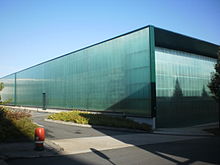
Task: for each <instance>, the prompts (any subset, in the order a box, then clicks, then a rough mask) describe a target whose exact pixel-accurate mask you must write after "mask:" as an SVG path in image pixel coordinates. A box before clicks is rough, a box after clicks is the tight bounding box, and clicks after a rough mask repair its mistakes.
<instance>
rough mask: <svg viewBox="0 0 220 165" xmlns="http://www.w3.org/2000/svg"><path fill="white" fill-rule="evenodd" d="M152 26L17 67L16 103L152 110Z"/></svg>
mask: <svg viewBox="0 0 220 165" xmlns="http://www.w3.org/2000/svg"><path fill="white" fill-rule="evenodd" d="M149 66H150V55H149V29H148V28H145V29H142V30H139V31H136V32H133V33H129V34H127V35H124V36H121V37H118V38H115V39H113V40H109V41H106V42H103V43H101V44H97V45H95V46H91V47H89V48H86V49H83V50H80V51H76V52H73V53H70V54H68V55H66V56H63V57H61V58H58V59H55V60H52V61H48V62H46V63H43V64H40V65H37V66H34V67H32V68H29V69H26V70H24V71H21V72H18V73H17V87H16V89H17V104H18V105H28V106H39V107H42V104H43V98H42V97H43V93H45V99H46V106H47V108H78V109H89V110H100V111H103V110H107V111H115V112H126V113H128V114H134V115H142V116H150V112H151V110H150V107H151V106H150V67H149Z"/></svg>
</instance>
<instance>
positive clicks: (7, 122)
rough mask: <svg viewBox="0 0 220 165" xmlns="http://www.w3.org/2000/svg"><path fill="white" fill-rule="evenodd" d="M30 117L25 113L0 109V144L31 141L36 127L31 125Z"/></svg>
mask: <svg viewBox="0 0 220 165" xmlns="http://www.w3.org/2000/svg"><path fill="white" fill-rule="evenodd" d="M30 116H31V115H30V113H27V112H20V111H19V112H18V111H11V110H8V109H6V108H4V107H0V135H1V136H0V142H11V141H13V142H14V141H27V140H33V139H34V130H35V128H37V125H36V124H33V123H32V121H31V119H30Z"/></svg>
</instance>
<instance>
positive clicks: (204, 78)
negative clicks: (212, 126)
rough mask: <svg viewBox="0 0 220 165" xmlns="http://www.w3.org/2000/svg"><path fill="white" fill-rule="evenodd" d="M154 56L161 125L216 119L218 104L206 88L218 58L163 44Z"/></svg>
mask: <svg viewBox="0 0 220 165" xmlns="http://www.w3.org/2000/svg"><path fill="white" fill-rule="evenodd" d="M155 58H156V95H157V107H158V110H157V112H158V114H157V118H158V120H157V121H158V125H159V126H160V127H167V126H168V127H169V126H171V125H172V126H180V125H181V126H184V125H185V126H187V125H191V124H192V123H193V122H194V124H198V123H204V122H211V121H216V120H217V108H216V104H215V102H214V100H213V99H212V98H211V97H210V91H209V89H208V87H207V84H208V82H209V81H210V76H211V74H210V73H211V72H214V64H215V63H216V59H214V58H210V57H205V56H201V55H197V54H192V53H187V52H183V51H176V50H171V49H166V48H160V47H156V49H155ZM174 123H175V125H174Z"/></svg>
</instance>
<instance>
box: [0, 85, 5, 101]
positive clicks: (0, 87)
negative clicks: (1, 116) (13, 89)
mask: <svg viewBox="0 0 220 165" xmlns="http://www.w3.org/2000/svg"><path fill="white" fill-rule="evenodd" d="M3 88H4V83H3V82H0V92H1V91H2V89H3ZM1 99H2V98H1V95H0V103H1V102H2V101H1Z"/></svg>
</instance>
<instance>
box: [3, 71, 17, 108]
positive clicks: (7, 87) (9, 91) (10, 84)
mask: <svg viewBox="0 0 220 165" xmlns="http://www.w3.org/2000/svg"><path fill="white" fill-rule="evenodd" d="M0 82H3V83H4V88H3V91H2V92H1V93H0V94H1V99H2V100H5V101H6V100H7V101H10V104H12V105H13V104H15V100H16V98H15V83H16V82H15V74H10V75H8V76H6V77H4V78H2V79H0Z"/></svg>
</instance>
